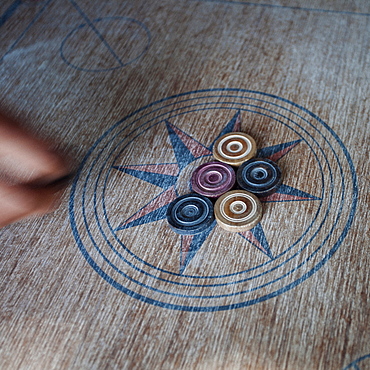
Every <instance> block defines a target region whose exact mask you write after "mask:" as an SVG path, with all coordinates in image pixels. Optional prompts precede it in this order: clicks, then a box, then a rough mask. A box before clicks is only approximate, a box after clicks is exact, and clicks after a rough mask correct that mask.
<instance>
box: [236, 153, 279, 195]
mask: <svg viewBox="0 0 370 370" xmlns="http://www.w3.org/2000/svg"><path fill="white" fill-rule="evenodd" d="M237 181H238V185H239V186H240V187H241V188H242V189H244V190H246V191H249V192H251V193H253V194H255V195H257V196H258V197H260V198H263V197H268V196H269V195H271V194H274V193H275V192H276V191H277V190H278V189H279V187H280V185H281V182H282V174H281V170H280V168H279V166H278V165H277V164H276V163H275V162H273V161H271V160H270V159H268V158H252V159H250V160H249V161H247V162H244V163H243V164H242V165H241V166H240V167H239V168H238V172H237Z"/></svg>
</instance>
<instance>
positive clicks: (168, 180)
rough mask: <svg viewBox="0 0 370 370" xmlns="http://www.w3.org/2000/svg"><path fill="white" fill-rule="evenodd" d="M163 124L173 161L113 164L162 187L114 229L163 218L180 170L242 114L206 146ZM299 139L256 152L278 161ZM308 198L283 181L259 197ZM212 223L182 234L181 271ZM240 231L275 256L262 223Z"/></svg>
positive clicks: (235, 126)
mask: <svg viewBox="0 0 370 370" xmlns="http://www.w3.org/2000/svg"><path fill="white" fill-rule="evenodd" d="M165 124H166V127H167V131H168V136H169V138H170V141H171V144H172V148H173V151H174V154H175V158H176V162H173V163H158V164H142V165H125V166H113V168H115V169H116V170H118V171H122V172H124V173H127V174H129V175H131V176H134V177H136V178H138V179H140V180H142V181H146V182H148V183H150V184H153V185H156V186H158V187H160V188H162V189H163V191H162V192H161V193H160V194H159V195H157V196H156V197H154V198H153V199H152V200H151V201H150V202H149V203H148V204H146V205H145V206H144V207H142V208H141V209H139V210H138V211H137V212H136V213H134V214H133V215H132V216H131V217H129V218H128V219H127V220H125V221H124V222H122V223H121V224H120V225H119V226H118V227H117V228H116V231H119V230H124V229H128V228H131V227H134V226H139V225H144V224H147V223H149V222H154V221H159V220H162V219H164V218H166V213H167V208H168V205H169V204H170V203H171V202H172V201H173V200H175V199H176V198H177V196H178V194H177V191H176V183H177V180H178V177H179V175H180V173H181V171H182V170H183V169H184V168H185V167H186V166H188V165H189V164H190V163H192V162H194V161H195V160H197V159H199V158H202V157H207V156H211V155H212V148H213V145H214V143H215V142H216V140H217V139H218V138H219V137H221V136H222V135H224V134H227V133H229V132H233V131H240V130H241V128H240V126H241V118H240V112H239V111H238V112H236V113H235V115H234V116H233V117H232V119H231V120H230V121H229V122H228V123H227V125H226V126H225V127H224V129H223V130H222V131H221V132H220V134H219V135H218V136H217V137H216V138H215V139H214V141H213V142H212V144H211V145H210V146H209V147H206V146H204V145H203V144H201V143H200V142H198V141H196V140H195V139H193V138H192V137H191V136H189V135H188V134H186V133H185V132H183V131H182V130H180V129H179V128H178V127H176V126H174V125H173V124H171V123H170V122H169V121H166V122H165ZM300 142H301V140H296V141H291V142H287V143H283V144H278V145H274V146H269V147H266V148H262V149H260V150H259V151H258V153H257V156H258V157H262V158H269V159H271V160H273V161H274V162H277V161H278V160H279V159H281V158H282V157H283V156H285V155H286V154H287V153H289V152H290V151H291V150H292V149H293V148H294V147H295V146H297V145H298V144H299V143H300ZM307 200H319V198H317V197H315V196H313V195H311V194H308V193H306V192H303V191H301V190H299V189H296V188H293V187H290V186H288V185H285V184H282V185H281V186H280V188H279V189H278V191H277V192H276V193H275V194H273V195H271V196H269V197H267V198H263V199H261V201H262V202H289V201H307ZM215 225H216V222H214V224H213V227H214V226H215ZM213 227H212V228H210V229H209V230H207V231H205V232H203V233H201V234H198V235H187V236H181V251H180V273H183V272H184V271H185V269H186V267H187V266H188V265H189V263H190V262H191V260H192V259H193V258H194V256H195V255H196V254H197V252H198V251H199V249H200V248H201V247H202V245H203V243H204V242H205V240H206V239H207V237H208V236H209V234H210V233H211V231H212V230H213ZM239 235H240V236H241V237H242V238H244V239H245V240H247V241H248V242H249V243H251V244H252V245H253V246H254V247H256V248H258V250H259V251H261V252H262V253H264V254H265V255H266V256H268V257H269V258H270V259H273V258H274V256H273V254H272V252H271V250H270V247H269V243H268V241H267V239H266V236H265V233H264V230H263V227H262V225H261V223H259V224H258V225H257V226H255V227H254V228H253V229H252V230H250V231H247V232H244V233H239Z"/></svg>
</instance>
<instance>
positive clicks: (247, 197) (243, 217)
mask: <svg viewBox="0 0 370 370" xmlns="http://www.w3.org/2000/svg"><path fill="white" fill-rule="evenodd" d="M215 217H216V220H217V223H218V225H219V226H220V227H222V228H223V229H225V230H227V231H232V232H244V231H248V230H251V229H253V228H254V227H255V226H256V225H257V224H258V223H259V222H260V221H261V218H262V204H261V202H260V201H259V200H258V198H257V197H256V196H255V195H253V194H252V193H248V192H247V191H243V190H233V191H229V192H227V193H226V194H224V195H222V196H221V197H220V198H218V199H217V201H216V204H215Z"/></svg>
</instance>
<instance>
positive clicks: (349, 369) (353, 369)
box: [343, 353, 370, 370]
mask: <svg viewBox="0 0 370 370" xmlns="http://www.w3.org/2000/svg"><path fill="white" fill-rule="evenodd" d="M367 359H370V353H369V354H368V355H365V356H362V357H360V358H358V359H357V360H355V361H353V362H351V363H350V364H349V365H348V366H346V367H345V368H344V369H343V370H365V368H362V365H363V362H364V361H365V360H367ZM361 363H362V364H361ZM369 364H370V361H368V364H367V365H369ZM366 368H367V367H366Z"/></svg>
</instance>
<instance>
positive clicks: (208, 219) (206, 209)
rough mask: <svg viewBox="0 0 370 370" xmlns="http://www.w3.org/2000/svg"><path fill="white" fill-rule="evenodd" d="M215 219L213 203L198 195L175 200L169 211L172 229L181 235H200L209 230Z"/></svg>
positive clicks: (189, 195) (168, 215)
mask: <svg viewBox="0 0 370 370" xmlns="http://www.w3.org/2000/svg"><path fill="white" fill-rule="evenodd" d="M214 219H215V216H214V212H213V204H212V202H211V201H210V200H209V199H208V198H206V197H204V196H203V195H200V194H196V193H190V194H187V195H183V196H181V197H179V198H177V199H175V200H174V201H173V202H172V203H171V204H170V205H169V207H168V209H167V221H168V223H169V225H170V227H171V229H172V230H173V231H175V232H176V233H178V234H181V235H194V234H199V233H201V232H202V231H205V230H207V229H208V228H209V227H210V226H211V225H212V223H213V221H214Z"/></svg>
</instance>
